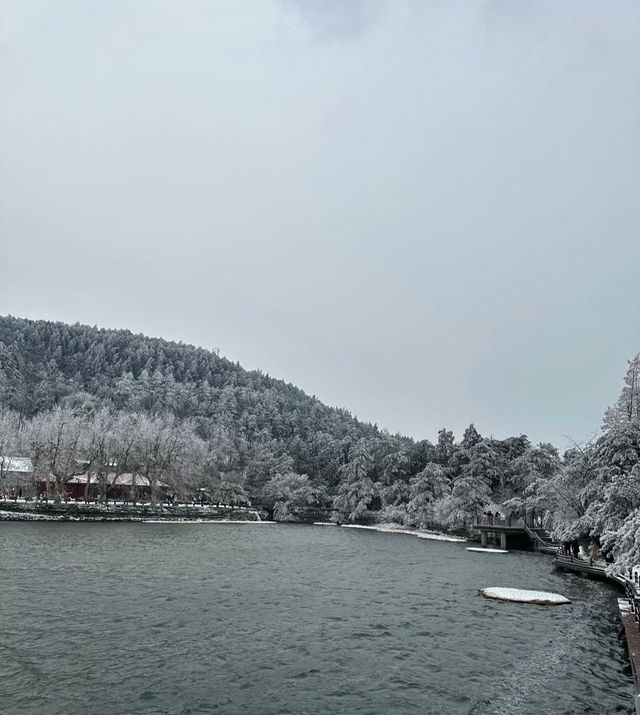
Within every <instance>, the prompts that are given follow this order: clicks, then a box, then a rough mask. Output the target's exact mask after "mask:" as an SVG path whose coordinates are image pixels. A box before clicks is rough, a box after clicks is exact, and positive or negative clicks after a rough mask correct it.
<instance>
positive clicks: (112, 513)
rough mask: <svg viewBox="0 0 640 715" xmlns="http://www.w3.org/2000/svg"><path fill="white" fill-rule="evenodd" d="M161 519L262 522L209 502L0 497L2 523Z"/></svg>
mask: <svg viewBox="0 0 640 715" xmlns="http://www.w3.org/2000/svg"><path fill="white" fill-rule="evenodd" d="M3 521H29V522H31V521H57V522H65V521H66V522H107V521H113V522H145V521H148V522H152V521H153V522H158V523H205V522H209V523H214V522H223V523H250V524H258V523H263V519H261V517H260V514H259V513H258V511H257V510H256V509H251V508H248V507H235V506H230V505H226V504H225V505H218V506H214V505H210V504H206V505H203V504H194V503H191V504H189V503H183V504H158V505H156V506H152V505H151V504H150V503H148V502H141V503H137V504H132V503H125V502H111V503H106V504H103V503H95V502H52V501H48V502H34V501H25V500H21V501H20V500H15V501H14V500H10V501H9V500H0V522H3Z"/></svg>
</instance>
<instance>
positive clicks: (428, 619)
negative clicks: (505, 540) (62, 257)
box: [0, 523, 632, 715]
mask: <svg viewBox="0 0 640 715" xmlns="http://www.w3.org/2000/svg"><path fill="white" fill-rule="evenodd" d="M0 559H1V561H0V576H1V581H0V712H2V713H9V714H13V713H37V714H39V715H40V714H42V715H49V714H52V713H61V714H62V713H64V714H76V713H83V714H84V713H148V714H151V713H154V714H155V713H158V714H159V713H183V714H185V715H186V714H187V713H225V714H230V715H231V714H235V713H251V714H252V715H261V714H263V713H264V714H272V713H273V714H274V715H275V713H283V714H284V713H292V714H295V715H298V714H306V713H323V714H324V713H363V714H364V713H367V714H370V715H391V714H394V713H436V714H440V713H470V714H473V715H480V714H484V713H486V714H489V713H505V714H506V713H509V714H511V713H513V714H520V713H527V714H529V713H531V714H532V715H534V714H535V715H545V714H547V713H549V714H556V713H557V714H560V713H576V714H578V713H580V714H582V713H598V714H600V715H602V714H604V713H616V712H618V713H619V712H622V713H631V712H632V708H631V704H632V686H631V679H630V677H629V676H628V675H626V674H625V672H624V671H623V669H624V667H625V665H626V660H625V654H624V650H623V648H622V646H621V645H620V643H619V642H618V641H617V639H616V632H617V630H618V628H619V625H620V624H619V619H618V616H617V613H616V608H617V606H616V600H615V599H616V596H617V593H616V592H615V591H614V590H613V589H611V588H610V587H609V586H607V585H603V584H599V583H596V582H593V581H589V580H586V579H581V578H579V577H576V576H572V575H565V574H559V573H554V572H553V571H552V567H551V559H550V557H546V556H540V555H536V554H518V553H515V554H509V555H505V556H495V555H484V554H472V553H470V552H467V551H465V550H464V547H463V546H462V545H460V544H449V543H440V542H430V541H424V540H419V539H416V538H414V537H411V536H402V535H393V534H380V533H376V532H369V531H359V530H354V529H339V528H332V527H305V526H284V525H278V526H275V525H260V524H256V525H233V524H140V523H139V524H82V523H77V524H73V523H71V524H60V523H31V524H29V523H1V524H0ZM484 586H515V587H522V588H537V589H546V590H553V591H558V592H560V593H563V594H565V595H567V596H569V597H571V598H572V599H574V602H573V603H572V604H571V605H570V606H564V607H555V608H544V607H540V606H526V605H518V604H504V603H497V602H492V601H487V600H485V599H483V598H482V597H481V596H479V595H478V589H480V588H482V587H484Z"/></svg>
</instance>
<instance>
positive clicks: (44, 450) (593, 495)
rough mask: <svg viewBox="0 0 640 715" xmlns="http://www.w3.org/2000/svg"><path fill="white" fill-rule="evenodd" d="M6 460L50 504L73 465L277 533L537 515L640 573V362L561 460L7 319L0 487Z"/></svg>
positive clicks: (168, 345) (208, 354)
mask: <svg viewBox="0 0 640 715" xmlns="http://www.w3.org/2000/svg"><path fill="white" fill-rule="evenodd" d="M596 427H597V426H596V425H594V428H596ZM8 456H29V457H30V458H31V460H32V463H33V465H34V471H36V472H38V471H40V472H43V473H45V472H46V473H48V474H49V475H51V480H52V481H51V488H52V491H53V496H54V497H56V496H57V497H60V495H61V494H62V492H63V489H64V483H65V481H66V480H68V479H69V478H70V477H71V476H73V475H74V474H76V473H77V472H78V464H85V465H86V467H85V469H86V470H87V471H89V472H92V473H94V474H95V475H97V477H98V481H100V478H101V476H104V475H105V474H106V473H107V471H108V470H109V469H112V468H113V467H112V465H114V464H117V465H118V470H120V471H123V470H125V469H126V470H127V471H130V472H135V473H138V474H141V475H142V474H144V475H145V476H148V477H151V478H156V479H162V480H163V481H164V482H166V483H167V484H170V485H171V487H172V489H174V490H175V491H176V493H184V494H187V493H193V491H194V490H196V489H205V490H207V492H209V493H210V494H211V495H213V496H214V497H216V496H217V498H219V499H222V500H227V501H229V500H231V501H232V500H234V499H235V500H238V501H241V500H250V501H251V502H252V503H254V504H255V503H257V504H262V505H265V506H266V507H267V508H268V509H269V510H270V511H271V512H272V513H273V515H274V518H276V519H277V520H280V521H298V520H301V519H303V518H304V514H305V513H306V512H307V511H309V510H313V509H318V508H324V509H331V510H332V514H333V518H334V519H335V520H336V521H338V522H341V523H342V522H360V523H370V522H375V521H388V522H395V523H400V524H403V525H406V526H409V527H419V528H424V529H436V530H442V531H455V532H465V531H468V530H469V529H471V528H472V526H473V524H474V522H475V520H476V518H477V517H478V516H479V515H481V514H482V513H483V512H485V511H486V510H487V509H490V510H496V509H499V510H500V511H501V512H503V513H506V514H511V513H513V514H520V515H523V514H531V513H535V514H536V515H537V516H539V517H541V518H542V519H543V522H544V525H545V527H546V528H547V529H549V530H550V531H552V532H553V533H554V534H555V536H556V538H557V539H561V540H569V539H581V540H583V541H584V542H585V543H586V542H589V541H594V542H595V543H597V544H598V546H599V547H600V548H601V549H602V551H603V552H605V553H608V554H611V555H612V556H614V557H615V558H616V560H617V564H618V565H620V566H622V567H628V566H630V565H631V564H635V563H640V541H639V540H638V539H637V538H636V534H637V533H639V532H640V355H639V356H636V357H635V358H634V359H633V360H631V361H630V362H629V368H628V371H627V374H626V376H625V378H624V382H623V388H622V391H621V394H620V396H619V398H618V399H617V401H616V402H615V403H614V404H613V406H612V407H610V408H609V409H607V410H606V412H605V417H604V422H603V426H602V430H601V431H600V432H599V434H598V436H597V437H596V438H594V440H593V441H592V442H590V443H589V444H585V445H575V447H574V448H572V449H570V450H568V451H566V452H565V453H564V454H562V455H560V454H559V452H558V450H557V449H556V448H555V447H554V446H553V445H551V444H532V443H531V442H530V440H529V439H528V438H527V437H526V436H525V435H522V434H520V435H515V436H513V437H509V438H506V439H501V440H498V439H493V438H488V437H483V436H482V435H481V434H480V433H479V432H478V430H477V429H476V428H475V426H474V425H469V427H468V428H467V429H466V430H465V432H464V434H463V435H462V437H461V438H460V439H459V440H457V441H456V439H455V437H454V435H453V433H452V432H451V431H450V430H447V429H446V428H443V429H442V430H440V432H439V433H438V438H437V440H436V442H435V443H432V442H430V441H428V440H426V439H425V440H419V441H416V440H413V439H410V438H408V437H403V436H400V435H390V434H388V433H386V432H385V431H382V430H380V429H378V427H377V426H375V425H371V424H368V423H365V422H361V421H359V420H358V419H356V418H355V417H353V416H352V415H351V414H350V413H349V412H348V411H347V410H344V409H337V408H333V407H328V406H326V405H324V404H323V403H322V402H320V401H319V400H318V399H317V398H315V397H310V396H308V395H306V394H305V393H304V392H303V391H302V390H300V389H298V388H296V387H295V386H293V385H291V384H288V383H285V382H283V381H282V380H277V379H274V378H271V377H269V376H268V375H265V374H263V373H261V372H256V371H246V370H244V369H243V368H241V367H240V365H239V364H237V363H232V362H230V361H228V360H226V359H224V358H222V357H220V356H219V355H217V354H216V353H215V352H212V351H209V350H205V349H202V348H196V347H193V346H190V345H184V344H182V343H174V342H168V341H165V340H161V339H156V338H147V337H143V336H140V335H134V334H132V333H130V332H129V331H126V330H104V329H98V328H95V327H88V326H83V325H77V324H76V325H66V324H63V323H53V322H46V321H31V320H25V319H20V318H14V317H0V479H1V478H3V477H4V476H5V474H4V472H3V469H4V470H5V471H6V457H8ZM3 465H4V467H3ZM3 481H6V480H3ZM0 485H2V482H0ZM1 488H2V486H0V489H1Z"/></svg>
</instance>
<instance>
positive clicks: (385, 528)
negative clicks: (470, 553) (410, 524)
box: [342, 524, 467, 544]
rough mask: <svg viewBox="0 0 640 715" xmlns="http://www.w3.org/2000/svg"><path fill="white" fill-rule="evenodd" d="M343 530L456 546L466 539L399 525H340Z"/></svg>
mask: <svg viewBox="0 0 640 715" xmlns="http://www.w3.org/2000/svg"><path fill="white" fill-rule="evenodd" d="M342 527H343V528H345V529H368V530H369V531H379V532H381V533H383V534H405V535H407V536H417V537H418V539H427V540H429V541H448V542H451V543H456V544H464V543H466V542H467V539H464V538H462V537H461V536H450V535H449V534H439V533H437V532H435V531H422V530H420V529H405V528H404V527H402V526H401V525H400V524H374V525H372V526H365V525H363V524H342Z"/></svg>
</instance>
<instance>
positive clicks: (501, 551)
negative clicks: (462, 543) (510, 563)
mask: <svg viewBox="0 0 640 715" xmlns="http://www.w3.org/2000/svg"><path fill="white" fill-rule="evenodd" d="M466 550H467V551H479V552H481V553H483V554H508V553H509V552H508V551H505V550H504V549H484V548H482V547H481V546H467V548H466Z"/></svg>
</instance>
